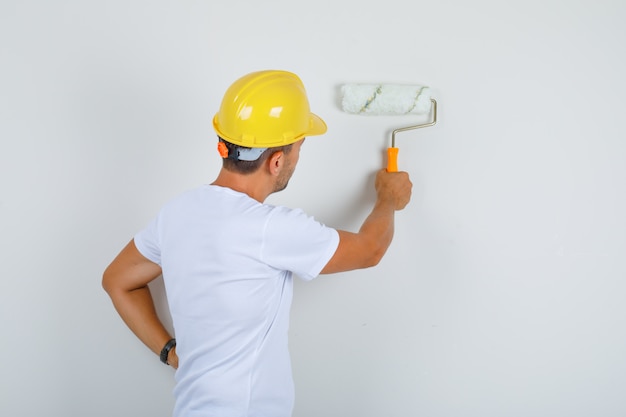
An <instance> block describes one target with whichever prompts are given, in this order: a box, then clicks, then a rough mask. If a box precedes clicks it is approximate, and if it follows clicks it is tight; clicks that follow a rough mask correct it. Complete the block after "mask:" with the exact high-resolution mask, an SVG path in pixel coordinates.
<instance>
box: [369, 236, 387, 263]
mask: <svg viewBox="0 0 626 417" xmlns="http://www.w3.org/2000/svg"><path fill="white" fill-rule="evenodd" d="M387 247H388V245H384V244H381V243H380V242H375V243H373V244H372V245H371V247H370V250H369V251H368V255H369V256H367V259H366V260H365V265H364V268H371V267H374V266H376V265H378V264H379V263H380V261H381V260H382V259H383V257H384V256H385V253H386V252H387Z"/></svg>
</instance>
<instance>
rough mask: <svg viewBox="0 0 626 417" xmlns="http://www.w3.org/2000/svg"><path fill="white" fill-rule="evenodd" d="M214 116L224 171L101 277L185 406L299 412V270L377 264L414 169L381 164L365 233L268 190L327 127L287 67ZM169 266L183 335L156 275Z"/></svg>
mask: <svg viewBox="0 0 626 417" xmlns="http://www.w3.org/2000/svg"><path fill="white" fill-rule="evenodd" d="M213 125H214V128H215V130H216V131H217V133H218V138H219V140H218V150H219V153H220V155H221V156H222V158H223V166H222V169H221V171H220V172H219V174H218V176H217V178H216V179H215V181H214V182H213V183H212V184H210V185H204V186H201V187H198V188H196V189H194V190H191V191H188V192H186V193H184V194H183V195H181V196H179V197H177V198H175V199H173V200H172V201H171V202H169V203H168V204H166V205H165V207H163V209H162V210H161V211H160V213H159V215H158V216H157V218H156V219H155V220H154V221H153V222H152V223H151V224H150V225H149V226H148V227H147V228H146V229H144V230H142V231H140V232H139V233H138V234H137V235H135V237H134V238H133V239H132V240H131V241H130V242H129V243H128V245H127V246H126V247H125V248H124V249H123V250H122V251H121V252H120V254H119V255H118V256H117V257H116V258H115V260H113V262H112V263H111V265H109V267H108V268H107V269H106V271H105V272H104V276H103V286H104V288H105V290H106V291H107V292H108V294H109V295H110V297H111V299H112V301H113V303H114V306H115V308H116V309H117V311H118V313H119V314H120V316H121V317H122V318H123V320H124V321H125V322H126V324H127V325H128V326H129V327H130V329H131V330H132V331H133V332H134V333H135V334H136V335H137V336H138V337H139V339H141V340H142V341H143V342H144V343H145V344H146V345H147V346H148V347H149V348H150V349H151V350H152V351H153V352H155V353H156V354H158V355H160V358H161V361H163V362H164V363H167V364H169V365H171V366H172V367H174V368H177V371H176V387H175V390H174V394H175V396H176V404H175V408H174V415H175V416H177V417H190V416H203V417H206V416H219V417H231V416H232V417H234V416H237V417H243V416H255V417H256V416H258V417H261V416H263V417H283V416H290V415H291V411H292V407H293V382H292V376H291V366H290V359H289V352H288V350H287V331H288V321H289V309H290V305H291V296H292V274H293V273H295V274H296V275H298V276H299V277H301V278H303V279H306V280H310V279H313V278H315V277H316V276H317V275H319V274H320V273H321V274H330V273H334V272H341V271H349V270H354V269H358V268H367V267H371V266H374V265H376V264H377V263H378V262H379V261H380V259H381V258H382V256H383V254H384V253H385V251H386V250H387V248H388V246H389V244H390V243H391V239H392V236H393V230H394V212H395V211H396V210H401V209H403V208H404V207H405V206H406V205H407V204H408V202H409V200H410V196H411V182H410V180H409V177H408V175H407V174H406V173H404V172H397V173H388V172H386V171H384V170H383V171H380V172H379V173H378V175H377V177H376V182H375V187H376V191H377V200H376V203H375V205H374V207H373V209H372V212H371V214H370V215H369V216H368V217H367V219H366V220H365V221H364V223H363V225H362V227H361V228H360V230H359V232H358V233H351V232H347V231H342V230H335V229H332V228H330V227H327V226H325V225H323V224H320V223H318V222H317V221H315V220H314V219H313V218H311V217H309V216H307V215H305V214H304V213H303V212H302V211H301V210H293V209H288V208H285V207H275V206H271V205H268V204H264V201H265V199H266V198H267V197H268V196H269V195H270V194H272V193H274V192H277V191H281V190H283V189H284V188H285V187H286V186H287V183H288V181H289V179H290V178H291V175H292V174H293V171H294V169H295V167H296V164H297V163H298V157H299V154H300V150H301V147H302V144H303V143H304V139H305V137H307V136H314V135H320V134H323V133H325V132H326V124H325V123H324V121H323V120H322V119H321V118H319V117H318V116H316V115H315V114H313V113H311V112H310V109H309V102H308V99H307V96H306V92H305V90H304V86H303V85H302V82H301V80H300V79H299V78H298V77H297V76H296V75H295V74H292V73H289V72H285V71H261V72H255V73H252V74H248V75H246V76H244V77H242V78H240V79H239V80H237V81H236V82H235V83H233V85H231V87H230V88H229V89H228V90H227V92H226V94H225V95H224V98H223V101H222V104H221V107H220V110H219V112H218V113H217V114H216V115H215V117H214V119H213ZM160 275H162V276H163V280H164V283H165V289H166V293H167V298H168V303H169V309H170V313H171V316H172V320H173V324H174V329H175V333H176V339H174V338H173V337H172V336H171V335H170V334H168V332H167V330H166V329H165V328H164V326H163V325H162V323H161V322H160V321H159V319H158V317H157V314H156V312H155V308H154V304H153V300H152V297H151V295H150V291H149V289H148V286H147V285H148V283H149V282H150V281H152V280H154V279H155V278H157V277H158V276H160Z"/></svg>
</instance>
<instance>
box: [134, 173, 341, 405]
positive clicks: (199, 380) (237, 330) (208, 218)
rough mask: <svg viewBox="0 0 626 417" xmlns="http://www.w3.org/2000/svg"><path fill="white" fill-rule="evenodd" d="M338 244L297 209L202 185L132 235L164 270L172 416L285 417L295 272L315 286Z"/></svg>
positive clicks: (328, 231) (288, 402)
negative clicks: (172, 351) (171, 336)
mask: <svg viewBox="0 0 626 417" xmlns="http://www.w3.org/2000/svg"><path fill="white" fill-rule="evenodd" d="M338 244H339V235H338V233H337V231H336V230H334V229H331V228H329V227H326V226H324V225H323V224H320V223H318V222H317V221H315V220H314V219H313V218H311V217H309V216H307V215H306V214H304V213H303V212H302V211H301V210H294V209H288V208H285V207H275V206H271V205H267V204H261V203H259V202H258V201H256V200H254V199H252V198H250V197H248V196H247V195H245V194H243V193H239V192H236V191H233V190H231V189H229V188H223V187H218V186H213V185H205V186H201V187H198V188H196V189H194V190H191V191H189V192H186V193H184V194H183V195H181V196H180V197H178V198H176V199H174V200H172V201H171V202H169V203H168V204H166V205H165V207H163V209H162V210H161V211H160V213H159V215H158V216H157V218H156V219H155V220H154V221H153V222H152V223H151V224H150V225H149V226H148V227H147V228H146V229H145V230H143V231H141V232H139V233H138V234H137V235H136V236H135V245H136V246H137V249H138V250H139V252H141V253H142V254H143V255H144V256H145V257H146V258H148V259H149V260H151V261H152V262H155V263H157V264H159V265H161V267H162V269H163V279H164V283H165V288H166V292H167V299H168V303H169V308H170V313H171V315H172V319H173V323H174V330H175V335H176V340H177V346H176V352H177V354H178V357H179V368H178V370H177V371H176V387H175V389H174V394H175V396H176V405H175V408H174V416H176V417H192V416H193V417H195V416H202V417H208V416H219V417H235V416H236V417H244V416H245V417H253V416H254V417H282V416H284V417H287V416H290V415H291V412H292V408H293V398H294V394H293V381H292V375H291V364H290V358H289V352H288V348H287V332H288V326H289V310H290V306H291V299H292V286H293V282H292V273H295V274H297V275H298V276H299V277H301V278H303V279H306V280H310V279H313V278H314V277H316V276H317V275H318V274H319V273H320V271H321V270H322V268H323V267H324V266H325V265H326V263H327V262H328V261H329V260H330V258H331V257H332V255H333V254H334V253H335V250H336V249H337V245H338Z"/></svg>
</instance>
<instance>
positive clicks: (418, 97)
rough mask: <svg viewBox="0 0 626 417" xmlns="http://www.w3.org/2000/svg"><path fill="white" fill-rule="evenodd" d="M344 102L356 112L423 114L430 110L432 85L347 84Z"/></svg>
mask: <svg viewBox="0 0 626 417" xmlns="http://www.w3.org/2000/svg"><path fill="white" fill-rule="evenodd" d="M341 93H342V100H341V106H342V108H343V110H344V111H345V112H347V113H354V114H372V115H378V114H380V115H384V114H424V113H428V112H430V108H431V102H430V88H428V87H424V86H419V85H397V84H345V85H343V86H342V87H341Z"/></svg>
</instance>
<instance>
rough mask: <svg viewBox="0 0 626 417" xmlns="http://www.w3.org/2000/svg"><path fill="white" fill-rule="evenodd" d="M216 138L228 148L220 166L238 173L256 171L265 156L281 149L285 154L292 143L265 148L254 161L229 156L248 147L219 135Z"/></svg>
mask: <svg viewBox="0 0 626 417" xmlns="http://www.w3.org/2000/svg"><path fill="white" fill-rule="evenodd" d="M217 138H218V139H219V141H220V142H222V143H224V145H226V148H228V155H229V157H228V158H223V159H222V166H223V167H224V169H226V170H228V171H233V172H237V173H239V174H251V173H253V172H255V171H257V170H258V169H259V167H260V166H261V165H263V163H264V162H265V161H266V160H267V158H269V157H270V155H273V154H274V153H275V152H279V151H283V152H284V153H285V154H288V153H289V152H291V148H292V147H293V144H289V145H285V146H277V147H274V148H267V149H266V150H265V152H263V153H262V154H261V156H259V157H258V158H257V159H256V160H255V161H242V160H240V159H237V158H236V157H231V155H237V154H238V150H239V149H250V148H248V147H245V146H239V145H235V144H234V143H230V142H228V141H226V140H224V139H223V138H221V137H219V136H218V137H217Z"/></svg>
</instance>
